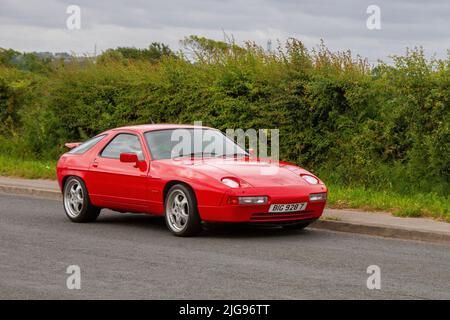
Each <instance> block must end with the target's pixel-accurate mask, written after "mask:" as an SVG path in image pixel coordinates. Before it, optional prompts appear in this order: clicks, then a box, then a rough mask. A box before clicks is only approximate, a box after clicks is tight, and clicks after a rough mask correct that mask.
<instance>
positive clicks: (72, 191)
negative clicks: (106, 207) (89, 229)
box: [63, 176, 101, 222]
mask: <svg viewBox="0 0 450 320" xmlns="http://www.w3.org/2000/svg"><path fill="white" fill-rule="evenodd" d="M63 204H64V211H65V213H66V216H67V218H69V220H70V221H72V222H92V221H95V220H96V219H97V217H98V215H99V214H100V210H101V209H100V208H98V207H96V206H94V205H92V204H91V201H90V199H89V193H88V191H87V189H86V186H85V184H84V182H83V180H82V179H81V178H79V177H74V176H72V177H68V178H67V180H66V181H65V183H64V187H63Z"/></svg>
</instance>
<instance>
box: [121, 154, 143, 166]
mask: <svg viewBox="0 0 450 320" xmlns="http://www.w3.org/2000/svg"><path fill="white" fill-rule="evenodd" d="M138 161H139V159H138V156H137V154H136V153H126V152H124V153H121V154H120V162H131V163H133V162H134V163H137V162H138Z"/></svg>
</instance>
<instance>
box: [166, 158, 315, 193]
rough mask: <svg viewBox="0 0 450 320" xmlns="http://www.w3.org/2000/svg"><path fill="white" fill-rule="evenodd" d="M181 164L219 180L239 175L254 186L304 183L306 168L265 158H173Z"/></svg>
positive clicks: (243, 180) (242, 179) (238, 176)
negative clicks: (303, 174)
mask: <svg viewBox="0 0 450 320" xmlns="http://www.w3.org/2000/svg"><path fill="white" fill-rule="evenodd" d="M173 161H174V162H179V161H180V162H181V163H178V164H179V165H181V166H189V167H191V169H192V170H195V171H197V172H199V173H202V174H205V175H207V176H210V177H211V178H215V179H217V180H219V181H220V180H221V179H222V178H223V177H230V176H231V177H237V178H239V179H240V180H241V181H242V182H243V183H245V182H246V183H247V184H249V185H251V186H253V187H268V186H288V185H302V184H303V185H304V184H307V182H306V181H305V180H303V179H302V178H301V177H300V173H308V172H307V171H306V170H304V169H302V168H299V167H297V166H294V165H288V164H286V163H278V162H273V161H271V160H265V159H254V160H251V159H248V158H227V159H222V158H204V159H178V160H173Z"/></svg>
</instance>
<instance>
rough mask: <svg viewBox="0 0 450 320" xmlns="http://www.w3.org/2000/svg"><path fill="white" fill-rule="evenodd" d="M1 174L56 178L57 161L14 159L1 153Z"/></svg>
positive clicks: (29, 177) (31, 177) (32, 177)
mask: <svg viewBox="0 0 450 320" xmlns="http://www.w3.org/2000/svg"><path fill="white" fill-rule="evenodd" d="M0 175H1V176H12V177H20V178H28V179H56V161H37V160H24V159H14V158H10V157H5V156H4V155H0Z"/></svg>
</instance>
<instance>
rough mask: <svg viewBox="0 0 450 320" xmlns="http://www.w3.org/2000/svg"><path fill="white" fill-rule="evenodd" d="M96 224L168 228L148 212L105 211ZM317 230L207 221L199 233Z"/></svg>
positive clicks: (217, 235) (237, 235) (274, 234)
mask: <svg viewBox="0 0 450 320" xmlns="http://www.w3.org/2000/svg"><path fill="white" fill-rule="evenodd" d="M95 223H96V224H108V225H117V226H129V227H133V228H137V229H139V230H142V229H143V228H144V229H147V230H148V229H153V230H155V231H164V232H167V234H169V233H170V231H169V230H168V229H167V226H166V223H165V221H164V218H163V217H160V216H153V215H147V214H130V213H116V212H111V211H108V212H105V213H103V212H102V214H101V215H100V217H99V218H98V220H97V221H96V222H95ZM316 232H317V231H315V230H311V229H308V228H307V229H304V230H289V229H284V228H282V227H279V226H264V225H249V224H241V223H206V224H203V231H202V232H201V233H200V234H199V235H198V237H202V238H236V239H239V238H258V237H261V238H268V237H303V236H308V237H310V236H312V235H313V234H315V233H316Z"/></svg>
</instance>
